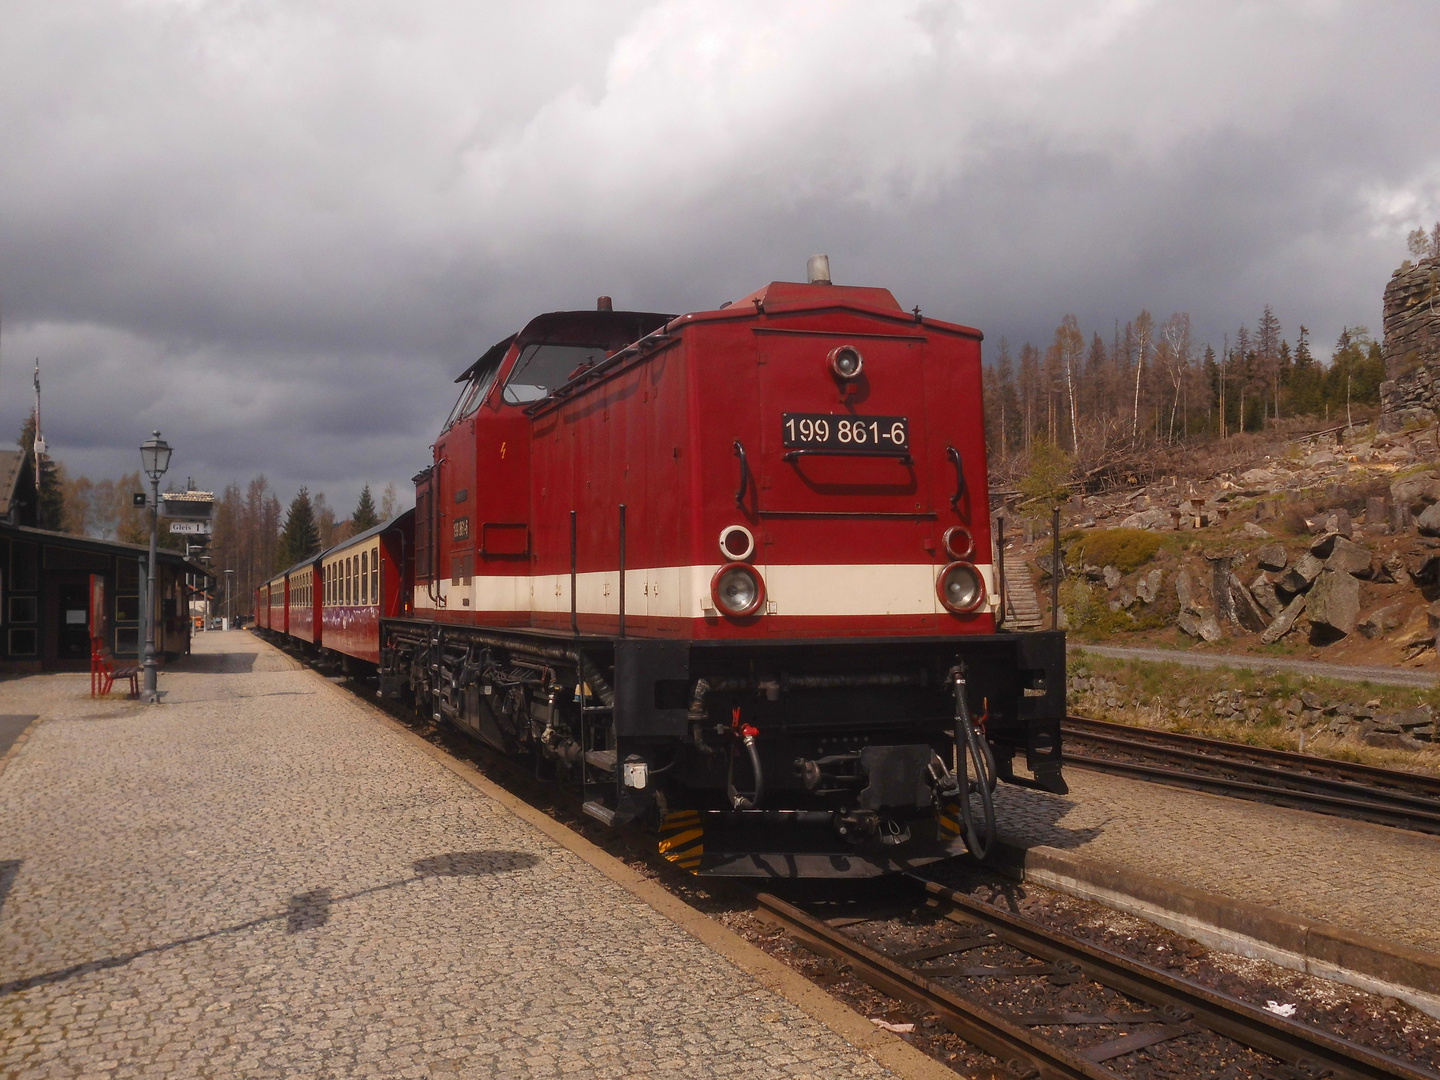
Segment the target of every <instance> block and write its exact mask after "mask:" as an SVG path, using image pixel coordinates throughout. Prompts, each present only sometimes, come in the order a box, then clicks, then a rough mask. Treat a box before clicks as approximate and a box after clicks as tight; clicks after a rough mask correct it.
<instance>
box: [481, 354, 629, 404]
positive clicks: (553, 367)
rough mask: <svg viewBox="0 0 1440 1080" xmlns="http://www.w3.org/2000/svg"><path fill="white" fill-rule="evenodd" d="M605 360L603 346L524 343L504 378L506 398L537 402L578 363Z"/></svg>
mask: <svg viewBox="0 0 1440 1080" xmlns="http://www.w3.org/2000/svg"><path fill="white" fill-rule="evenodd" d="M604 359H605V348H604V346H602V345H549V344H535V345H527V346H526V347H525V351H524V352H522V353H521V354H520V359H518V360H516V361H515V369H514V370H513V371H512V372H510V378H508V379H506V380H505V400H506V401H507V402H508V403H510V404H511V405H523V404H524V403H525V402H527V401H539V400H540V399H541V398H543V397H544V396H545V395H547V394H548V393H550V391H551V390H554V389H555V388H556V387H559V386H564V385H565V383H566V382H568V381H569V379H570V375H571V373H572V372H573V371H574V370H575V369H576V368H578V367H579V366H580V365H581V364H587V363H588V364H598V363H600V361H602V360H604Z"/></svg>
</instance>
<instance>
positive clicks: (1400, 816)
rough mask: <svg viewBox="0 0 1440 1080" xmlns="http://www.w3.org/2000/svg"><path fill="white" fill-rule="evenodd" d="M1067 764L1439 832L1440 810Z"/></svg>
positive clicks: (1155, 770)
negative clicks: (1402, 807)
mask: <svg viewBox="0 0 1440 1080" xmlns="http://www.w3.org/2000/svg"><path fill="white" fill-rule="evenodd" d="M1065 764H1066V765H1074V766H1077V767H1078V768H1082V769H1093V770H1095V771H1096V772H1106V773H1114V774H1118V775H1121V776H1129V777H1133V778H1134V779H1136V780H1149V781H1152V782H1154V783H1159V784H1168V785H1169V786H1171V787H1183V788H1188V789H1190V790H1192V791H1204V792H1208V793H1209V794H1211V795H1225V796H1228V797H1230V798H1234V799H1248V800H1250V801H1251V802H1263V803H1269V804H1270V805H1272V806H1284V807H1288V808H1290V809H1292V810H1308V811H1311V812H1313V813H1320V814H1329V815H1331V816H1332V817H1344V818H1350V819H1351V820H1354V821H1368V822H1370V823H1372V824H1375V825H1388V826H1390V827H1392V828H1397V829H1408V830H1409V831H1411V832H1423V833H1431V834H1440V814H1435V813H1429V814H1425V813H1422V812H1420V811H1416V810H1398V809H1391V808H1389V807H1385V806H1380V805H1377V804H1375V803H1372V802H1367V801H1365V800H1363V799H1341V798H1337V797H1335V796H1333V795H1322V794H1319V793H1318V792H1306V791H1296V790H1294V789H1292V788H1283V787H1274V786H1271V785H1269V784H1252V783H1249V782H1247V781H1244V780H1231V779H1228V778H1227V777H1224V776H1212V775H1207V774H1204V773H1196V772H1185V771H1182V770H1179V769H1166V768H1163V767H1160V766H1156V765H1143V764H1140V763H1138V762H1130V761H1114V760H1112V759H1110V758H1092V757H1085V756H1083V755H1079V754H1070V753H1066V755H1065Z"/></svg>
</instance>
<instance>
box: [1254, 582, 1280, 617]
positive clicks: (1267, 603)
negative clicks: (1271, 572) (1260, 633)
mask: <svg viewBox="0 0 1440 1080" xmlns="http://www.w3.org/2000/svg"><path fill="white" fill-rule="evenodd" d="M1250 595H1251V596H1253V597H1255V602H1256V603H1257V604H1259V605H1260V606H1261V608H1263V609H1264V611H1265V614H1266V615H1268V616H1270V618H1272V619H1276V618H1279V617H1280V612H1282V611H1284V610H1285V604H1284V603H1283V602H1282V601H1281V599H1280V597H1279V595H1278V594H1276V592H1275V586H1274V585H1273V584H1271V582H1270V579H1269V578H1268V577H1266V576H1265V575H1264V574H1260V575H1258V576H1257V577H1256V578H1255V580H1254V581H1252V582H1251V583H1250Z"/></svg>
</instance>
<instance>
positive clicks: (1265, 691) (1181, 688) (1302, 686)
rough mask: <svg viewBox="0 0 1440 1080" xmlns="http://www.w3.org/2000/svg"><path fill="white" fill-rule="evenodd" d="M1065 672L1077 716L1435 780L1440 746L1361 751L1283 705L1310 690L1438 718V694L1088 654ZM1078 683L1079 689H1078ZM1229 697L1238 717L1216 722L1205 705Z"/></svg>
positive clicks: (1328, 699)
mask: <svg viewBox="0 0 1440 1080" xmlns="http://www.w3.org/2000/svg"><path fill="white" fill-rule="evenodd" d="M1106 614H1110V612H1109V611H1108V610H1107V612H1106ZM1068 668H1069V675H1070V677H1071V682H1070V686H1071V690H1070V693H1069V710H1070V711H1071V712H1073V713H1075V714H1077V715H1080V716H1090V717H1093V718H1095V719H1097V720H1109V721H1112V722H1114V723H1119V724H1134V725H1138V726H1140V727H1151V728H1158V729H1162V730H1165V731H1179V732H1184V733H1187V734H1192V735H1208V736H1211V737H1212V738H1217V739H1229V740H1231V741H1233V742H1240V743H1246V744H1249V745H1251V746H1267V747H1270V748H1272V749H1276V750H1298V749H1299V748H1300V738H1301V734H1302V733H1303V734H1304V735H1305V752H1306V753H1307V754H1317V755H1320V756H1322V757H1332V758H1336V759H1338V760H1343V761H1355V762H1360V763H1362V764H1367V765H1379V766H1382V767H1385V768H1392V769H1406V770H1409V771H1412V772H1422V773H1427V774H1430V775H1440V744H1436V743H1429V744H1426V749H1424V750H1385V749H1380V748H1378V747H1373V746H1366V745H1365V744H1364V743H1362V742H1360V741H1359V740H1358V739H1356V738H1352V737H1345V738H1341V737H1339V736H1337V735H1335V734H1334V733H1332V732H1329V731H1327V730H1325V727H1326V724H1325V723H1321V724H1318V725H1311V726H1310V727H1309V728H1306V727H1304V726H1302V723H1301V721H1300V718H1299V717H1297V716H1295V715H1294V714H1292V713H1290V712H1287V711H1286V709H1285V703H1286V702H1288V701H1291V700H1292V699H1297V698H1299V696H1300V694H1301V692H1302V691H1306V690H1308V691H1312V692H1313V693H1315V694H1318V695H1319V696H1320V698H1321V699H1322V701H1323V702H1325V703H1326V704H1331V703H1341V702H1351V703H1354V704H1356V705H1364V704H1366V703H1368V702H1378V704H1377V705H1376V706H1374V707H1375V708H1376V709H1377V710H1378V711H1382V712H1389V711H1394V710H1399V709H1406V708H1411V707H1413V706H1416V705H1429V706H1430V707H1431V708H1432V709H1435V710H1436V712H1437V713H1440V690H1423V689H1418V688H1413V687H1403V686H1376V685H1375V684H1373V683H1368V682H1358V683H1357V682H1345V681H1343V680H1340V679H1326V678H1322V677H1320V676H1316V675H1301V674H1298V673H1295V672H1288V671H1266V670H1264V669H1263V668H1261V669H1257V670H1247V669H1243V668H1225V667H1216V668H1199V667H1187V666H1185V665H1183V664H1170V663H1164V662H1159V661H1149V660H1126V659H1119V658H1114V657H1106V656H1096V655H1094V654H1090V653H1074V654H1072V655H1071V656H1070V658H1069V664H1068ZM1077 679H1078V680H1080V686H1082V687H1083V689H1076V682H1075V680H1077ZM1234 691H1239V692H1240V694H1241V695H1242V697H1243V702H1244V704H1243V708H1242V711H1241V713H1239V714H1237V715H1229V716H1219V715H1216V713H1215V709H1214V704H1213V703H1212V700H1211V699H1212V698H1213V697H1214V696H1215V695H1216V694H1218V693H1221V692H1227V693H1233V692H1234ZM1325 720H1326V721H1328V720H1329V718H1328V717H1327V718H1325Z"/></svg>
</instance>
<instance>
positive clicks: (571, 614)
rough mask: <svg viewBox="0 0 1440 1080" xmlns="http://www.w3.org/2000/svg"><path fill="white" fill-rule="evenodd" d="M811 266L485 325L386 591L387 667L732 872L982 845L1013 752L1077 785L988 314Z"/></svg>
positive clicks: (413, 689)
mask: <svg viewBox="0 0 1440 1080" xmlns="http://www.w3.org/2000/svg"><path fill="white" fill-rule="evenodd" d="M812 266H815V267H817V269H818V272H815V273H812V280H811V281H810V282H809V283H806V284H798V283H786V282H774V283H772V284H770V285H768V286H766V287H765V288H763V289H761V290H759V291H758V292H755V293H753V294H751V295H749V296H746V297H744V298H743V299H741V300H738V301H736V302H734V303H733V304H727V305H724V306H722V307H721V308H720V309H718V310H715V311H704V312H695V313H692V314H688V315H683V316H679V317H675V316H671V315H664V314H655V313H646V312H629V311H614V310H611V305H610V303H609V300H608V298H601V301H600V303H599V305H598V307H597V310H594V311H566V312H553V313H550V314H546V315H541V316H539V317H537V318H535V319H533V320H532V321H531V322H530V323H529V324H528V325H526V326H525V328H524V329H523V330H521V331H520V332H519V333H517V334H514V335H512V336H510V337H508V338H506V339H504V340H503V341H501V342H499V343H498V344H496V345H495V346H494V347H493V348H491V349H490V350H489V351H488V352H486V353H485V354H484V355H483V356H482V357H481V358H480V359H479V360H477V361H476V362H475V363H474V364H472V365H471V366H470V367H469V368H467V369H466V370H465V371H464V372H463V373H462V374H461V376H460V377H459V378H458V379H457V380H456V381H457V382H460V383H463V389H462V391H461V393H460V397H459V400H458V401H457V403H456V405H455V408H454V410H453V411H452V413H451V415H450V417H449V419H448V420H447V422H446V424H445V427H444V430H443V431H442V432H441V434H440V436H439V437H438V438H437V439H436V441H435V444H434V456H433V463H432V464H431V465H430V467H429V468H427V469H426V470H425V471H423V472H422V473H420V474H419V475H418V476H417V477H416V478H415V482H416V509H415V512H414V520H413V569H411V570H410V572H411V573H412V574H413V580H412V582H411V588H412V590H413V592H412V595H411V602H410V603H409V605H408V611H407V610H403V607H404V605H402V604H400V603H399V602H398V601H397V603H396V604H395V605H393V606H389V607H387V608H386V609H385V610H384V611H383V612H382V617H381V619H380V625H379V635H380V638H379V673H380V679H381V692H382V693H388V694H403V695H406V696H408V697H410V698H412V699H413V701H414V703H415V705H416V707H417V708H418V709H420V710H423V711H424V712H427V713H428V714H430V715H432V716H433V717H434V718H436V719H437V720H443V721H448V722H450V723H453V724H454V725H456V726H457V727H459V728H461V729H463V730H465V731H467V732H469V733H471V734H472V735H474V736H476V737H478V738H480V739H483V740H485V741H486V742H488V743H490V744H492V745H494V746H496V747H498V748H500V749H501V750H504V751H506V752H508V753H515V754H525V755H531V756H533V757H534V758H535V759H536V761H537V764H542V765H544V766H546V767H548V768H551V769H553V770H554V771H555V773H556V774H557V776H558V777H559V778H560V779H562V780H565V781H568V782H570V783H573V784H575V785H576V786H578V787H581V788H583V790H584V795H585V807H586V810H587V812H588V813H590V814H591V815H592V816H594V817H596V818H599V819H600V820H602V821H606V822H610V823H616V824H618V823H639V824H641V825H649V826H653V827H654V828H656V829H657V830H658V831H659V833H660V835H661V849H662V851H664V852H665V854H666V855H667V857H669V858H671V859H672V860H673V861H675V862H677V863H678V864H680V865H682V866H685V867H687V868H689V869H692V870H695V871H697V872H700V873H709V874H731V875H764V876H771V875H784V876H797V875H844V874H851V875H864V874H874V873H881V872H884V871H886V870H888V869H892V868H893V867H894V866H895V865H896V864H898V863H902V862H909V863H912V864H913V863H917V862H922V861H925V860H929V859H935V858H942V857H945V856H946V855H949V854H952V853H955V852H958V851H961V850H964V847H965V845H966V844H967V843H968V845H969V846H970V847H971V848H972V849H974V850H976V852H977V854H983V852H984V850H985V849H986V848H987V847H988V844H989V839H990V837H992V836H993V831H994V816H993V804H992V802H991V798H990V794H991V790H992V789H993V786H994V784H995V782H996V780H997V779H1004V780H1007V781H1011V782H1019V783H1028V784H1033V785H1038V786H1040V787H1043V788H1045V789H1048V790H1051V791H1061V792H1063V791H1064V790H1065V785H1064V781H1063V779H1062V778H1061V769H1060V765H1061V759H1060V719H1061V717H1062V716H1063V715H1064V670H1065V668H1064V665H1065V651H1064V638H1063V635H1061V634H1058V633H1026V634H1017V633H1008V632H1005V631H1004V630H1003V628H999V627H997V620H996V612H997V611H998V610H1000V604H999V598H998V597H997V595H996V575H995V571H994V566H993V554H992V551H991V541H990V519H989V506H988V495H987V476H986V460H985V443H984V427H983V420H982V416H983V410H982V402H981V367H980V341H981V335H980V333H979V331H977V330H974V329H971V328H969V327H965V326H959V325H955V324H952V323H945V322H940V321H937V320H934V319H929V318H923V317H922V316H921V314H920V312H919V310H918V309H916V310H915V311H913V312H906V311H904V310H903V309H902V308H901V307H900V305H899V304H898V303H897V302H896V301H895V299H894V297H893V296H892V295H891V294H890V293H889V291H887V290H885V289H878V288H853V287H843V286H837V285H834V284H831V283H830V281H829V275H828V267H827V266H826V265H825V262H824V260H823V259H817V260H812ZM326 558H328V556H327V557H326ZM406 565H407V567H409V566H410V564H406ZM328 634H329V626H328V623H327V625H326V635H327V640H328ZM345 651H347V652H351V650H350V649H346V650H345ZM1020 751H1023V752H1024V753H1025V756H1026V766H1027V769H1028V771H1029V772H1030V774H1031V775H1030V776H1028V777H1027V776H1017V775H1016V774H1015V772H1014V766H1013V762H1014V758H1015V756H1016V754H1017V753H1018V752H1020Z"/></svg>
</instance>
